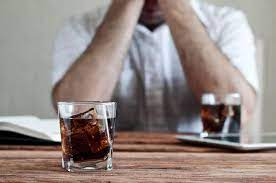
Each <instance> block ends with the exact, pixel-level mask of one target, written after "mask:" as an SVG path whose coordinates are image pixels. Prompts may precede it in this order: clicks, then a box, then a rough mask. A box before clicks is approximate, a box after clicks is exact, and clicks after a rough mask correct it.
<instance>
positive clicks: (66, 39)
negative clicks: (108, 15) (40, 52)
mask: <svg viewBox="0 0 276 183" xmlns="http://www.w3.org/2000/svg"><path fill="white" fill-rule="evenodd" d="M93 34H94V33H91V32H88V30H87V26H86V25H85V21H83V20H81V19H76V18H70V19H68V20H67V21H65V23H64V25H63V27H62V29H61V30H60V31H59V32H58V35H57V38H56V40H55V43H54V51H53V69H52V85H53V86H54V85H55V84H56V83H58V82H59V80H61V79H62V77H63V76H64V74H65V73H66V72H67V70H68V69H69V68H70V67H71V65H72V64H73V63H74V62H75V61H76V60H77V59H78V57H79V56H80V55H81V54H82V53H83V52H84V51H85V49H86V48H87V46H88V44H89V43H90V41H91V39H92V36H93Z"/></svg>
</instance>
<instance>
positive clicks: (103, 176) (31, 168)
mask: <svg viewBox="0 0 276 183" xmlns="http://www.w3.org/2000/svg"><path fill="white" fill-rule="evenodd" d="M114 149H115V153H114V157H113V158H114V162H113V165H114V169H113V170H112V171H98V172H90V173H68V172H66V171H64V170H63V169H62V168H61V152H60V147H59V146H43V147H42V146H40V147H38V146H7V145H6V146H3V145H2V146H0V182H252V183H253V182H276V152H273V151H270V152H265V153H264V152H262V153H250V154H248V153H234V152H230V151H223V150H220V149H214V148H206V147H192V146H188V145H184V144H181V143H179V142H178V141H177V140H176V139H175V135H174V134H146V133H119V134H118V137H117V138H116V141H115V145H114Z"/></svg>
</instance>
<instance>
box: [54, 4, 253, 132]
mask: <svg viewBox="0 0 276 183" xmlns="http://www.w3.org/2000/svg"><path fill="white" fill-rule="evenodd" d="M91 6H92V4H91ZM106 12H107V13H106V14H105V11H97V12H96V13H93V14H86V15H83V16H81V17H74V18H72V19H70V20H69V21H67V23H66V24H65V26H64V28H63V29H62V31H61V32H60V34H59V36H58V38H57V40H56V46H55V51H54V71H53V84H54V87H53V93H52V94H53V101H54V103H56V102H58V101H107V100H114V101H116V102H118V114H119V115H118V116H119V119H118V122H117V127H118V129H119V130H147V131H172V132H199V131H201V130H202V124H201V122H200V116H199V108H200V98H201V95H202V94H203V93H207V92H208V93H220V94H227V93H233V92H237V93H240V95H241V97H242V104H243V109H242V110H243V121H246V120H247V119H249V117H250V116H251V115H252V113H253V112H254V106H255V101H256V91H257V89H258V83H257V74H256V66H255V46H254V37H253V34H252V32H251V29H250V27H249V25H248V22H247V20H246V17H245V16H244V14H243V13H242V12H240V11H237V10H234V9H231V8H227V7H224V8H219V7H216V6H213V5H210V4H207V3H206V2H203V1H198V0H193V1H189V0H173V1H170V0H131V1H130V0H113V1H112V3H111V5H110V7H109V9H108V10H107V11H106Z"/></svg>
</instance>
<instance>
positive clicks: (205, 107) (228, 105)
mask: <svg viewBox="0 0 276 183" xmlns="http://www.w3.org/2000/svg"><path fill="white" fill-rule="evenodd" d="M201 119H202V123H203V133H202V134H201V136H208V135H210V134H229V133H240V125H241V97H240V94H238V93H230V94H226V95H221V94H213V93H206V94H204V95H202V98H201Z"/></svg>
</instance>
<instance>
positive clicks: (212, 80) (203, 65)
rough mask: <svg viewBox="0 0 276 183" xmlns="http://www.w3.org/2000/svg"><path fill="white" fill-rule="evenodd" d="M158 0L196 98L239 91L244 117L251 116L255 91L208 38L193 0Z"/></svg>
mask: <svg viewBox="0 0 276 183" xmlns="http://www.w3.org/2000/svg"><path fill="white" fill-rule="evenodd" d="M159 2H160V6H161V8H162V10H163V12H164V14H165V18H166V21H167V24H168V25H169V27H170V29H171V32H172V35H173V38H174V40H175V44H176V47H177V49H178V52H179V55H180V57H181V62H182V66H183V69H184V71H185V74H186V78H187V81H188V83H189V86H190V87H191V89H192V91H193V93H194V95H195V96H196V97H197V99H198V100H200V97H201V95H202V94H203V93H205V92H213V93H220V94H226V93H230V92H238V93H240V94H241V96H242V98H243V105H244V107H245V108H244V109H245V110H244V111H245V118H248V116H249V114H250V113H252V111H253V109H254V105H255V97H256V96H255V92H254V90H253V89H252V88H251V86H250V85H249V84H248V83H247V81H246V80H245V78H244V77H243V76H242V74H241V73H240V72H239V71H238V70H237V69H236V68H234V66H232V65H231V64H230V62H229V61H228V60H227V58H226V56H224V55H223V54H222V53H221V52H220V50H219V49H218V48H217V47H216V46H215V44H214V43H213V42H212V40H211V39H210V38H209V36H208V33H207V32H206V30H205V28H204V26H203V25H202V24H201V22H200V21H199V19H198V18H197V15H196V13H195V12H194V10H193V8H192V7H191V5H190V1H188V0H174V1H167V0H159ZM245 120H246V119H245Z"/></svg>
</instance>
